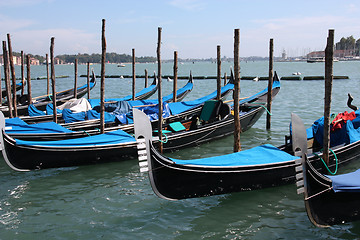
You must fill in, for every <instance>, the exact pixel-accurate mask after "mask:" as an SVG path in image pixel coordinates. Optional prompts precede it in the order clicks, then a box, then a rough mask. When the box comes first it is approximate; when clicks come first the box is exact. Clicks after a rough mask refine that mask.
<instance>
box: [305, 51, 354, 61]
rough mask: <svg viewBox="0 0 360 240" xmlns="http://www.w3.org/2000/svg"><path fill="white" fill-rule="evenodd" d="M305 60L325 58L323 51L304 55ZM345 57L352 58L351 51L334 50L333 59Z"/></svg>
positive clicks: (352, 52)
mask: <svg viewBox="0 0 360 240" xmlns="http://www.w3.org/2000/svg"><path fill="white" fill-rule="evenodd" d="M306 56H307V58H308V59H309V58H316V57H325V51H315V52H311V53H309V54H307V55H306ZM346 56H354V51H353V50H334V57H335V58H344V57H346Z"/></svg>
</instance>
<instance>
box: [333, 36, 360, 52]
mask: <svg viewBox="0 0 360 240" xmlns="http://www.w3.org/2000/svg"><path fill="white" fill-rule="evenodd" d="M335 49H336V50H351V51H353V55H356V56H360V38H359V39H357V40H356V39H355V38H354V37H353V36H352V35H351V36H350V37H347V38H345V37H342V38H341V39H340V41H339V42H337V43H336V44H335Z"/></svg>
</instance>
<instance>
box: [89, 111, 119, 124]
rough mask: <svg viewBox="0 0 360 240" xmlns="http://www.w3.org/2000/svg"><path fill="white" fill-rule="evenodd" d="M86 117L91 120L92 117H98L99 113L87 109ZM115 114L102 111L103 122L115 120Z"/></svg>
mask: <svg viewBox="0 0 360 240" xmlns="http://www.w3.org/2000/svg"><path fill="white" fill-rule="evenodd" d="M86 119H88V120H92V119H100V113H99V112H97V111H95V110H89V111H86ZM115 119H116V118H115V115H113V114H111V113H108V112H104V121H105V123H110V122H115Z"/></svg>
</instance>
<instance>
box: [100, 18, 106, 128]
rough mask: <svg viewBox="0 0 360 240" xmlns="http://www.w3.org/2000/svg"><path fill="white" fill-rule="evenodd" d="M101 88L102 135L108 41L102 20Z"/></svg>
mask: <svg viewBox="0 0 360 240" xmlns="http://www.w3.org/2000/svg"><path fill="white" fill-rule="evenodd" d="M101 49H102V51H101V86H100V101H101V103H100V133H104V132H105V60H106V39H105V19H103V20H102V30H101Z"/></svg>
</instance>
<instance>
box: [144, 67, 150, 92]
mask: <svg viewBox="0 0 360 240" xmlns="http://www.w3.org/2000/svg"><path fill="white" fill-rule="evenodd" d="M148 78H149V76H148V70H147V69H145V88H147V85H148Z"/></svg>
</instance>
